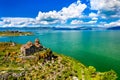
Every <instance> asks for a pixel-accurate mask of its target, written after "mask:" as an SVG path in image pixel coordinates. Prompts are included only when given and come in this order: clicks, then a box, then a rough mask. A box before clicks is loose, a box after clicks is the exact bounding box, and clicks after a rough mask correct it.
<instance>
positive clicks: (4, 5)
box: [0, 0, 120, 27]
mask: <svg viewBox="0 0 120 80" xmlns="http://www.w3.org/2000/svg"><path fill="white" fill-rule="evenodd" d="M119 15H120V0H0V27H26V26H27V27H29V26H35V27H37V26H54V27H83V26H84V27H87V26H91V27H112V26H120V16H119Z"/></svg>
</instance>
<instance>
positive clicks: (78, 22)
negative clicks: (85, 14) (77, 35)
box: [71, 20, 83, 24]
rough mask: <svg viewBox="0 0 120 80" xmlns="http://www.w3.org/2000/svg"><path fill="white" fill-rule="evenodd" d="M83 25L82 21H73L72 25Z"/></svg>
mask: <svg viewBox="0 0 120 80" xmlns="http://www.w3.org/2000/svg"><path fill="white" fill-rule="evenodd" d="M82 23H83V21H81V20H72V21H71V24H82Z"/></svg>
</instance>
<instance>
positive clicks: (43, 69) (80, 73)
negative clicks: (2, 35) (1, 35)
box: [0, 43, 117, 80]
mask: <svg viewBox="0 0 120 80" xmlns="http://www.w3.org/2000/svg"><path fill="white" fill-rule="evenodd" d="M20 47H21V45H20V44H15V45H12V43H0V80H16V79H17V80H116V79H117V76H116V73H115V72H114V71H113V70H111V71H108V72H97V71H96V69H95V68H94V67H93V66H89V67H86V66H84V65H83V64H82V63H80V62H78V61H77V60H74V59H73V58H70V57H67V56H64V55H58V54H57V53H55V52H54V53H52V56H51V54H50V52H51V50H50V49H43V50H41V51H39V52H36V53H34V54H33V55H30V56H23V55H22V54H21V52H20Z"/></svg>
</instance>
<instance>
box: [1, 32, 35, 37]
mask: <svg viewBox="0 0 120 80" xmlns="http://www.w3.org/2000/svg"><path fill="white" fill-rule="evenodd" d="M23 35H27V36H28V35H33V33H31V32H21V31H0V36H23Z"/></svg>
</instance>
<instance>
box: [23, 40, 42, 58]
mask: <svg viewBox="0 0 120 80" xmlns="http://www.w3.org/2000/svg"><path fill="white" fill-rule="evenodd" d="M42 49H43V46H42V45H41V44H40V41H39V39H35V42H34V43H32V42H31V41H28V42H27V43H26V44H25V45H22V46H21V53H22V54H23V55H24V56H29V55H31V54H34V53H35V52H39V51H41V50H42Z"/></svg>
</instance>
